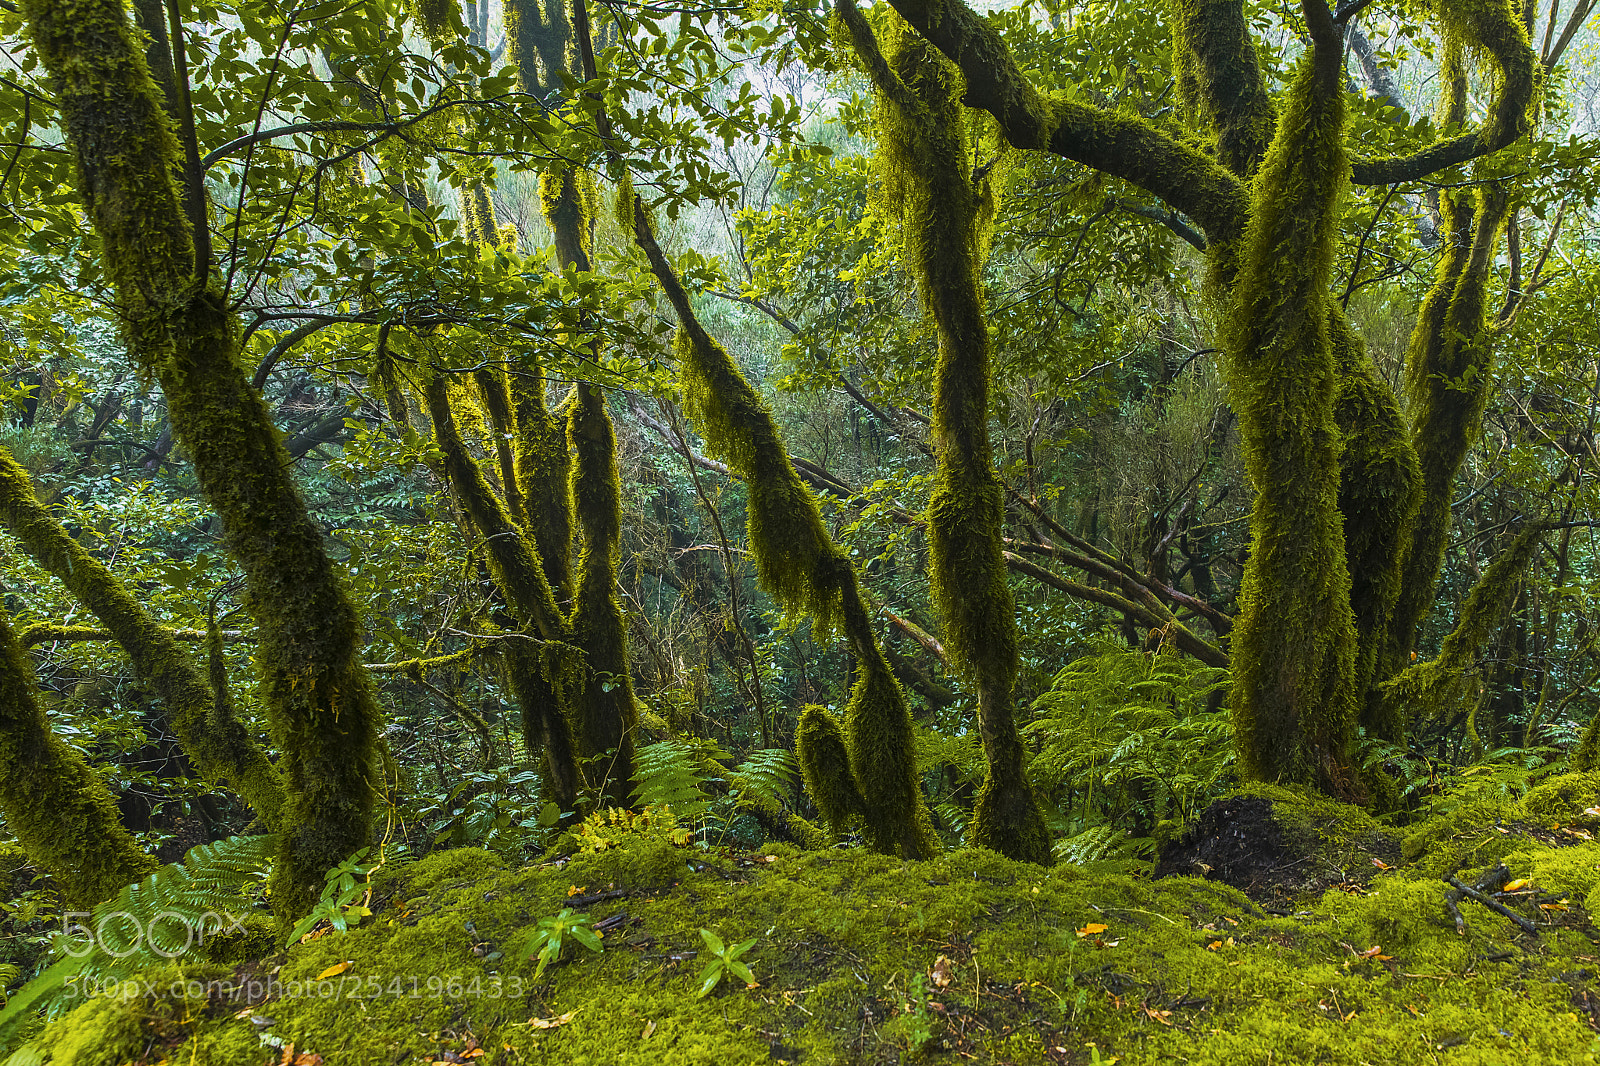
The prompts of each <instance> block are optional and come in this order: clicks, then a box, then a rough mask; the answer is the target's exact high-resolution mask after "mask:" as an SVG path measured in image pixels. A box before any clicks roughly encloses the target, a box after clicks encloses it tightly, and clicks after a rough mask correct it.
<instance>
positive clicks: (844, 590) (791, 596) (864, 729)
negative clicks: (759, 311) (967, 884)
mask: <svg viewBox="0 0 1600 1066" xmlns="http://www.w3.org/2000/svg"><path fill="white" fill-rule="evenodd" d="M618 214H619V216H620V219H621V220H622V221H624V222H626V223H627V224H628V225H629V228H630V229H632V231H633V235H634V240H635V242H636V243H637V244H638V245H639V248H640V249H641V250H642V251H643V252H644V253H645V257H646V258H647V259H648V261H649V263H650V268H651V271H652V272H653V273H654V274H655V276H656V280H657V281H658V282H659V283H660V285H661V288H662V291H663V292H665V293H666V296H667V300H668V301H669V302H670V303H671V304H672V307H673V310H675V311H676V312H677V313H678V323H679V330H678V340H677V350H678V355H679V359H680V374H681V376H682V378H683V383H684V392H685V400H686V403H685V406H686V408H687V409H688V411H689V413H690V415H691V417H693V418H694V419H695V421H696V424H697V425H698V427H699V429H700V432H701V434H702V435H703V436H704V437H705V439H706V444H707V447H708V448H709V450H710V451H711V452H713V453H714V454H716V455H719V456H720V457H721V458H722V459H723V460H724V461H725V462H726V463H727V464H728V465H729V466H730V467H732V468H733V469H734V470H735V471H737V472H738V473H739V475H740V476H741V477H743V478H744V479H745V482H746V484H747V485H748V486H749V504H748V515H749V518H748V526H747V536H748V539H749V543H750V547H751V552H752V554H753V555H754V556H755V561H756V576H757V578H758V580H759V581H760V582H761V587H762V588H764V589H766V591H767V592H768V594H769V595H771V596H772V597H773V599H775V600H776V601H777V602H778V603H779V605H780V606H782V607H783V608H784V609H785V610H789V611H804V612H805V613H807V614H810V615H811V616H812V618H813V619H815V625H816V630H817V631H818V632H819V633H825V632H827V631H829V630H831V629H833V628H834V626H836V625H837V626H839V627H840V628H841V629H842V630H843V631H844V634H845V637H846V638H847V639H848V640H849V642H850V648H851V651H852V652H854V654H855V657H856V663H857V666H858V675H859V676H858V678H857V680H856V685H855V688H854V689H853V690H852V691H851V694H850V702H849V704H848V705H847V706H846V708H845V719H846V722H845V724H846V727H847V729H848V734H849V737H848V741H845V740H844V735H843V733H842V732H841V731H840V730H839V728H838V725H837V723H832V722H831V720H830V722H829V723H827V724H826V725H824V724H821V723H820V722H819V718H818V716H822V717H824V718H826V717H827V712H826V711H825V710H823V709H822V708H820V707H815V708H808V709H807V710H806V713H805V715H804V716H803V717H802V720H801V734H802V735H814V736H816V737H822V736H824V735H826V736H828V737H837V738H839V740H840V743H839V744H828V743H820V744H814V745H806V744H805V743H803V742H799V754H800V756H801V763H802V766H803V768H804V770H805V774H806V781H807V789H808V791H809V792H810V794H811V796H812V798H813V799H814V800H816V801H817V802H818V803H819V805H820V804H822V803H823V802H831V800H830V799H829V798H830V797H840V796H851V795H853V796H859V797H860V807H859V811H858V813H860V814H861V815H862V819H863V821H864V823H865V826H866V829H867V834H868V840H869V841H870V843H871V844H872V846H873V847H874V848H876V849H878V850H880V851H886V852H890V853H897V854H900V855H902V856H904V857H906V858H927V857H929V856H931V855H932V854H933V853H934V852H935V851H936V850H937V848H938V845H937V841H936V838H935V837H934V835H933V827H932V825H931V823H930V822H929V819H928V813H927V809H926V807H925V806H924V804H923V801H922V789H921V786H920V785H919V784H918V781H917V774H916V760H915V746H914V741H913V736H912V731H911V715H910V713H909V712H908V711H907V709H906V703H905V694H904V693H903V692H902V691H901V689H900V683H899V682H898V681H897V680H895V677H894V673H893V671H892V670H891V669H890V667H889V664H888V662H887V661H886V660H885V659H884V657H883V653H882V651H881V650H880V649H879V647H878V640H877V636H876V635H875V634H874V633H873V630H872V624H871V616H870V614H869V613H868V611H867V608H866V604H865V602H864V601H863V599H862V595H861V586H860V583H859V578H858V577H857V575H856V571H855V568H854V567H853V566H851V565H850V561H849V560H848V559H847V558H846V557H845V555H844V553H843V552H841V551H840V550H839V549H838V547H837V546H836V545H835V544H834V543H833V539H832V538H831V537H830V536H829V535H828V531H827V529H826V528H825V527H824V526H823V524H822V515H821V514H820V513H819V512H818V510H817V503H816V500H815V499H813V498H812V496H811V494H810V493H809V492H807V491H806V488H805V486H804V485H803V484H801V481H800V476H799V475H798V474H797V473H795V469H794V465H793V464H792V463H790V462H789V458H788V452H787V451H786V450H785V449H784V446H783V440H782V438H781V437H779V435H778V427H777V425H776V424H775V423H774V422H773V419H772V414H771V412H770V411H768V410H767V408H766V405H765V404H763V403H762V402H761V400H760V398H759V397H758V396H756V394H755V391H754V390H753V389H751V387H750V383H749V382H748V381H746V380H745V378H744V375H743V374H741V373H740V372H739V369H738V367H736V366H735V365H734V362H733V359H732V358H731V357H730V356H729V355H728V353H727V350H726V349H724V348H723V347H722V345H720V344H718V343H717V342H716V341H715V340H714V339H713V338H712V337H711V335H710V334H709V333H707V332H706V329H705V327H704V326H703V325H702V324H701V322H700V319H699V316H698V315H696V314H695V311H694V307H693V305H692V304H690V302H689V294H688V292H687V291H686V290H685V289H684V287H683V283H682V282H681V281H679V279H678V276H677V272H676V271H674V270H673V269H672V264H671V263H669V262H668V261H667V257H666V255H665V253H663V252H662V250H661V246H660V244H659V243H658V242H657V241H656V238H655V230H654V227H653V226H652V225H651V223H650V217H649V215H648V214H647V213H646V211H645V208H644V205H643V204H642V203H640V202H639V201H638V199H637V197H635V196H633V195H632V193H631V190H626V191H625V193H624V196H623V198H622V200H621V203H620V209H619V212H618ZM846 753H847V755H848V762H844V761H842V760H841V759H840V758H839V756H840V755H841V754H846ZM820 809H822V810H823V812H824V815H825V817H828V818H834V816H835V815H838V816H839V817H841V818H842V817H845V816H846V815H847V814H848V813H849V811H848V810H847V809H846V807H839V806H835V807H832V808H820Z"/></svg>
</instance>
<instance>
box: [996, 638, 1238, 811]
mask: <svg viewBox="0 0 1600 1066" xmlns="http://www.w3.org/2000/svg"><path fill="white" fill-rule="evenodd" d="M1227 684H1228V672H1227V671H1226V670H1223V669H1219V668H1215V667H1206V666H1202V665H1201V664H1199V663H1196V662H1194V661H1193V660H1189V659H1183V658H1180V657H1179V656H1177V655H1176V654H1171V653H1156V654H1150V653H1146V652H1142V651H1134V650H1129V649H1127V648H1126V647H1125V646H1120V645H1118V644H1115V643H1113V642H1112V641H1109V640H1106V641H1102V642H1100V644H1099V652H1098V654H1095V655H1089V656H1085V657H1084V658H1081V659H1078V660H1076V661H1074V662H1072V663H1069V664H1068V665H1067V666H1066V667H1065V668H1063V669H1062V670H1061V671H1060V672H1059V673H1058V674H1057V675H1056V677H1055V680H1054V682H1053V684H1052V687H1051V690H1050V691H1049V692H1047V693H1045V694H1044V695H1042V696H1040V697H1039V698H1038V699H1037V700H1036V701H1035V702H1034V710H1035V718H1034V720H1033V721H1032V722H1030V723H1028V724H1027V725H1026V726H1024V727H1023V731H1024V732H1025V733H1027V734H1029V735H1030V736H1033V737H1036V738H1037V739H1038V740H1039V742H1040V750H1039V753H1038V755H1036V756H1035V757H1034V759H1033V762H1032V764H1031V765H1030V767H1029V770H1030V773H1031V775H1032V777H1033V780H1034V782H1035V785H1036V786H1037V787H1038V788H1039V789H1040V791H1041V792H1042V793H1044V794H1046V795H1058V796H1059V795H1066V796H1070V797H1074V798H1075V800H1076V802H1077V810H1076V812H1075V817H1073V818H1071V819H1069V824H1075V825H1076V826H1078V827H1079V828H1081V829H1086V828H1089V827H1091V826H1094V825H1096V824H1099V823H1112V824H1115V823H1117V822H1119V821H1122V820H1124V819H1128V818H1131V817H1134V816H1141V817H1142V818H1143V819H1144V820H1146V821H1148V820H1151V819H1155V818H1175V819H1183V820H1187V819H1189V818H1192V817H1193V816H1194V815H1195V814H1196V813H1197V812H1198V810H1199V808H1200V807H1201V806H1202V805H1203V804H1204V803H1206V802H1207V801H1208V800H1209V799H1210V797H1211V795H1212V794H1213V793H1214V792H1216V791H1217V789H1218V788H1219V786H1220V785H1221V783H1222V781H1223V780H1224V779H1225V778H1226V777H1227V776H1228V774H1229V773H1230V772H1231V771H1232V768H1233V762H1234V756H1233V727H1232V723H1231V722H1230V721H1229V718H1228V716H1227V715H1226V714H1225V713H1222V712H1219V711H1213V710H1211V709H1210V701H1211V697H1212V696H1213V694H1215V693H1217V692H1218V691H1220V690H1222V689H1223V688H1225V687H1226V685H1227Z"/></svg>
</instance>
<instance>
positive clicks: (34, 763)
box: [0, 615, 156, 907]
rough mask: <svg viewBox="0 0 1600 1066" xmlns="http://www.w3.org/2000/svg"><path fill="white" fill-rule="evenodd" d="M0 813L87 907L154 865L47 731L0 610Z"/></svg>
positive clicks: (75, 903)
mask: <svg viewBox="0 0 1600 1066" xmlns="http://www.w3.org/2000/svg"><path fill="white" fill-rule="evenodd" d="M0 815H3V816H4V817H5V820H6V829H7V830H8V831H9V832H10V833H11V834H12V835H13V836H15V837H16V838H17V842H18V843H19V844H21V845H22V847H23V850H25V851H26V852H27V853H28V859H29V861H31V862H32V863H33V864H34V865H35V866H38V867H39V868H40V869H41V870H44V871H46V872H47V873H49V874H50V875H51V876H52V877H54V878H55V879H56V881H57V882H58V883H59V884H60V886H61V895H62V897H63V900H64V902H65V903H66V904H67V905H68V906H72V907H89V906H92V905H93V904H96V903H99V902H101V901H102V900H106V899H109V898H111V897H112V896H114V895H116V893H117V890H118V889H120V888H122V887H123V886H124V885H127V884H130V883H131V882H134V881H137V880H139V879H140V878H141V877H143V876H144V875H145V874H147V873H149V872H150V871H151V870H153V869H154V868H155V866H156V863H155V861H154V860H152V859H151V858H150V857H149V856H147V855H145V854H144V853H143V852H142V851H140V850H139V847H138V845H137V844H135V843H134V841H133V838H132V837H131V836H129V835H128V832H127V830H125V829H123V828H122V822H121V821H120V820H119V818H118V815H117V805H116V803H115V802H114V801H113V800H112V798H111V793H109V792H108V791H106V787H105V785H104V783H102V782H101V780H100V778H99V777H98V776H97V775H96V774H95V772H94V771H93V770H91V769H90V768H89V766H88V764H87V763H85V762H84V761H83V757H82V756H81V755H79V754H78V753H77V752H76V751H74V750H73V749H72V748H70V747H68V746H67V745H66V744H65V743H64V742H63V741H62V740H61V738H59V737H57V736H56V735H55V734H54V733H53V732H51V730H50V725H49V723H48V722H46V721H45V717H44V711H43V709H41V708H40V706H39V701H38V698H37V697H36V696H35V694H34V684H33V671H32V669H30V668H29V666H28V660H27V657H26V656H24V655H23V653H22V648H21V647H20V646H19V645H18V644H17V638H16V637H15V636H14V635H13V634H12V632H11V625H10V622H9V621H8V620H7V619H6V618H5V617H4V616H3V615H0Z"/></svg>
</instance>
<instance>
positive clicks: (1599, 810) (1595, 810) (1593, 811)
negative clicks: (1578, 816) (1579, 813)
mask: <svg viewBox="0 0 1600 1066" xmlns="http://www.w3.org/2000/svg"><path fill="white" fill-rule="evenodd" d="M1583 813H1584V814H1587V815H1588V816H1589V817H1590V818H1600V807H1585V808H1584V809H1583Z"/></svg>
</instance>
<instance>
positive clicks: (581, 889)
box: [567, 885, 589, 898]
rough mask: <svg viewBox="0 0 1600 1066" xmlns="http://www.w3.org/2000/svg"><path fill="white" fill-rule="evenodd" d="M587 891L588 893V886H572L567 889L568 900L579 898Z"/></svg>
mask: <svg viewBox="0 0 1600 1066" xmlns="http://www.w3.org/2000/svg"><path fill="white" fill-rule="evenodd" d="M587 891H589V886H588V885H573V886H572V887H571V888H569V889H567V896H568V897H569V898H570V897H572V896H581V895H583V894H584V893H585V892H587Z"/></svg>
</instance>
